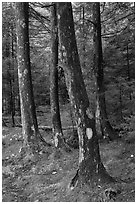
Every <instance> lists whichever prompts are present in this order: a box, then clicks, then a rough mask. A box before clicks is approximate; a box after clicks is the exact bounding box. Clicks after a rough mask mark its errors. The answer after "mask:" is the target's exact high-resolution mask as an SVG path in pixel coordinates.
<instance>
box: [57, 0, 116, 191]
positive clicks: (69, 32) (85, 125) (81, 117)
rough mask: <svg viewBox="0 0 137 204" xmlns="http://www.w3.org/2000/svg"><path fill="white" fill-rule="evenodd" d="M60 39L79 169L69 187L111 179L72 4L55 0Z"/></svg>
mask: <svg viewBox="0 0 137 204" xmlns="http://www.w3.org/2000/svg"><path fill="white" fill-rule="evenodd" d="M58 19H59V38H60V43H61V44H62V46H63V47H64V50H65V52H66V63H65V64H62V67H63V68H64V70H65V78H66V84H67V88H68V93H69V97H70V101H71V105H72V107H73V110H74V115H75V122H76V125H77V130H78V136H79V168H78V170H77V173H76V175H75V177H74V178H73V179H72V181H71V184H70V187H71V188H73V187H75V186H76V184H77V183H78V182H79V183H84V184H85V183H89V184H97V183H100V182H102V181H105V180H111V179H112V178H111V177H110V176H109V175H108V174H107V172H106V170H105V168H104V166H103V164H102V162H101V158H100V153H99V144H98V137H97V134H96V128H95V120H94V118H93V117H92V114H91V112H90V109H89V100H88V96H87V92H86V88H85V84H84V80H83V77H82V71H81V66H80V60H79V55H78V50H77V44H76V37H75V31H74V22H73V14H72V6H71V3H58Z"/></svg>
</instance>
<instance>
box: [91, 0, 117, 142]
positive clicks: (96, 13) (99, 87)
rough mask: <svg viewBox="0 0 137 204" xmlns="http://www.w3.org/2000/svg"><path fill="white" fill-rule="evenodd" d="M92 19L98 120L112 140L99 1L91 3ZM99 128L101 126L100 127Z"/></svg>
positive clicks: (113, 136)
mask: <svg viewBox="0 0 137 204" xmlns="http://www.w3.org/2000/svg"><path fill="white" fill-rule="evenodd" d="M93 19H94V37H93V44H94V73H95V77H96V94H97V97H96V99H97V100H98V102H97V103H98V105H99V106H98V109H100V110H99V113H100V116H99V117H100V121H101V125H102V128H103V133H104V136H105V137H108V138H109V139H110V140H113V139H115V138H116V137H117V134H116V132H115V131H114V129H113V128H112V126H111V124H110V122H109V120H108V116H107V111H106V101H105V88H104V71H103V56H102V41H101V21H100V3H99V2H96V3H93ZM100 129H101V128H100Z"/></svg>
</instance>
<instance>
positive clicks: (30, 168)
mask: <svg viewBox="0 0 137 204" xmlns="http://www.w3.org/2000/svg"><path fill="white" fill-rule="evenodd" d="M44 109H45V110H46V112H44V113H43V112H41V114H39V116H38V122H39V125H40V126H51V121H50V118H51V115H50V109H47V108H44ZM61 118H62V125H63V127H67V126H71V125H72V124H71V120H70V117H69V114H68V111H67V110H66V109H65V108H64V109H63V110H62V111H61ZM4 119H5V122H6V124H7V127H3V129H2V133H3V137H2V144H3V148H2V165H3V167H2V175H3V176H2V180H3V182H2V201H3V202H112V201H114V202H134V201H135V152H134V149H135V141H134V130H133V131H124V132H121V137H120V138H119V139H117V140H114V141H113V142H109V141H106V140H104V141H101V142H100V153H101V158H102V161H103V164H104V166H105V168H106V170H107V171H108V173H109V174H110V175H111V176H113V177H115V178H116V179H117V182H116V183H111V184H110V185H108V184H107V185H105V184H104V185H102V186H101V185H100V186H96V187H94V188H92V187H89V186H87V185H85V186H82V187H80V186H76V187H75V188H74V189H73V190H70V189H69V188H68V186H69V183H70V181H71V179H72V178H73V176H74V175H75V173H76V170H77V167H78V152H79V151H78V149H72V151H71V152H70V153H66V152H64V151H63V150H60V151H59V150H58V151H56V153H55V148H53V147H46V146H45V148H44V149H43V150H42V151H41V152H40V153H39V154H38V155H37V156H34V157H25V156H22V157H21V155H20V148H21V147H22V143H23V137H22V130H21V128H20V127H11V125H10V124H11V123H10V120H9V117H4ZM17 121H18V118H17V117H16V118H15V122H17ZM40 131H41V134H42V136H43V137H44V139H45V140H46V141H47V142H48V143H53V137H52V132H51V131H44V130H40ZM71 134H72V131H71V130H70V129H68V130H64V138H68V137H70V136H71ZM113 189H117V190H118V191H117V192H118V193H116V194H115V193H114V192H113ZM107 191H110V192H111V194H109V195H108V194H107V193H106V192H107Z"/></svg>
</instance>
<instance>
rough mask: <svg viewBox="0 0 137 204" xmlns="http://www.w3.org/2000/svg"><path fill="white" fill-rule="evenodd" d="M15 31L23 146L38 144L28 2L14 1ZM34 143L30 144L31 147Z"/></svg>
mask: <svg viewBox="0 0 137 204" xmlns="http://www.w3.org/2000/svg"><path fill="white" fill-rule="evenodd" d="M15 12H16V33H17V62H18V79H19V92H20V102H21V119H22V132H23V137H24V146H25V147H26V146H29V145H32V144H34V143H35V144H36V145H38V140H39V139H42V137H41V135H40V134H39V130H38V123H37V118H36V110H35V103H34V96H33V86H32V78H31V65H30V48H29V4H28V3H26V2H17V3H15ZM33 146H34V145H32V147H33Z"/></svg>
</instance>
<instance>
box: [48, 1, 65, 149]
mask: <svg viewBox="0 0 137 204" xmlns="http://www.w3.org/2000/svg"><path fill="white" fill-rule="evenodd" d="M51 52H52V54H51V60H52V61H51V68H50V105H51V114H52V125H53V134H54V142H55V147H59V148H60V147H63V148H64V147H65V146H66V144H65V142H64V139H63V132H62V126H61V118H60V108H59V94H58V27H57V7H56V3H54V4H53V6H52V7H51Z"/></svg>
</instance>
